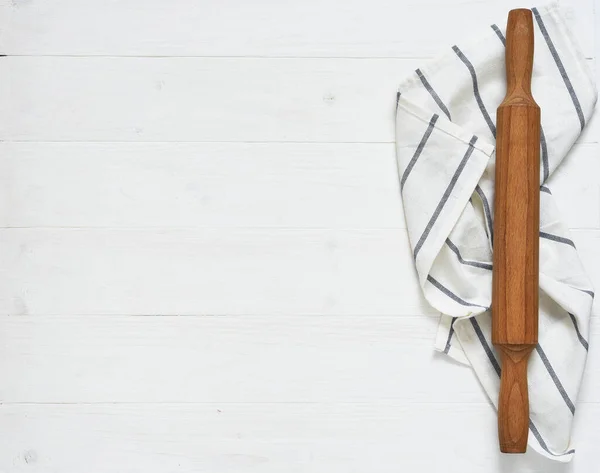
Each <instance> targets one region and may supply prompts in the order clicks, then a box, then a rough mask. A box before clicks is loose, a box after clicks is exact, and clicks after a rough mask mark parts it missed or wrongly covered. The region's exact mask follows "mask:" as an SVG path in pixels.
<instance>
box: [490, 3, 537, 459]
mask: <svg viewBox="0 0 600 473" xmlns="http://www.w3.org/2000/svg"><path fill="white" fill-rule="evenodd" d="M532 69H533V18H532V14H531V11H530V10H526V9H518V10H511V11H510V12H509V14H508V24H507V28H506V82H507V90H506V96H505V98H504V100H503V101H502V103H501V104H500V106H499V107H498V112H497V121H496V124H497V135H496V183H495V200H494V204H495V211H494V251H493V259H494V265H493V276H492V277H493V286H492V343H493V344H494V346H495V347H496V349H497V350H498V352H499V354H500V358H501V366H502V374H501V380H500V395H499V399H498V437H499V442H500V450H501V451H502V452H505V453H524V452H525V450H526V449H527V436H528V432H529V395H528V389H527V361H528V359H529V355H530V354H531V351H532V350H533V348H534V347H535V346H536V344H537V338H538V299H539V295H538V288H539V283H538V279H539V278H538V272H539V263H538V261H539V227H540V108H539V106H538V105H537V104H536V103H535V101H534V99H533V97H532V95H531V73H532Z"/></svg>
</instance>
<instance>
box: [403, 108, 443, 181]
mask: <svg viewBox="0 0 600 473" xmlns="http://www.w3.org/2000/svg"><path fill="white" fill-rule="evenodd" d="M438 118H439V115H437V114H434V115H433V117H431V120H430V121H429V125H428V126H427V129H426V130H425V134H424V135H423V137H422V138H421V142H420V143H419V145H418V146H417V149H416V151H415V154H414V155H413V157H412V158H411V159H410V162H409V163H408V166H406V169H405V170H404V174H402V179H401V180H400V191H402V190H403V189H404V183H405V182H406V179H407V178H408V176H409V174H410V172H411V171H412V168H413V167H415V164H416V163H417V159H419V156H421V153H422V152H423V148H425V145H426V144H427V140H428V139H429V137H430V136H431V132H432V131H433V127H434V126H435V122H437V119H438Z"/></svg>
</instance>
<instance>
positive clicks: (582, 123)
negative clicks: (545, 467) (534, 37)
mask: <svg viewBox="0 0 600 473" xmlns="http://www.w3.org/2000/svg"><path fill="white" fill-rule="evenodd" d="M531 11H532V12H533V16H535V21H536V22H537V24H538V26H539V28H540V31H541V32H542V36H543V37H544V40H545V41H546V44H547V45H548V49H549V50H550V54H552V58H553V59H554V62H555V63H556V67H558V71H559V72H560V75H561V77H562V79H563V81H564V83H565V86H566V87H567V90H568V92H569V95H570V96H571V100H572V101H573V105H574V106H575V111H576V112H577V118H579V124H580V126H581V130H582V131H583V127H584V126H585V117H584V116H583V111H582V110H581V104H580V103H579V99H578V98H577V94H576V93H575V89H573V84H572V83H571V79H569V75H568V74H567V71H566V70H565V66H564V65H563V63H562V61H561V59H560V56H559V55H558V51H557V50H556V47H555V46H554V43H553V42H552V38H550V35H549V34H548V30H547V29H546V25H544V21H543V20H542V17H541V15H540V12H539V11H538V9H537V8H532V9H531Z"/></svg>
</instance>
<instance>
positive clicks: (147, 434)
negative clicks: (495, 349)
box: [0, 402, 600, 473]
mask: <svg viewBox="0 0 600 473" xmlns="http://www.w3.org/2000/svg"><path fill="white" fill-rule="evenodd" d="M599 416H600V406H599V405H598V404H585V405H582V406H580V411H579V410H578V421H580V422H578V424H579V425H578V427H577V429H576V430H575V445H576V447H577V454H576V461H575V462H574V463H573V464H571V465H569V466H570V467H571V466H572V468H570V469H569V471H572V472H573V473H577V472H591V471H594V469H595V467H596V465H597V455H596V452H597V442H596V441H595V440H596V439H597V437H598V434H599V430H598V422H597V421H596V420H597V419H598V417H599ZM423 426H426V428H424V427H423ZM456 429H460V435H457V434H456V432H457V430H456ZM0 435H1V436H2V438H3V441H2V442H1V443H0V469H2V470H3V471H7V472H9V471H10V472H21V471H23V472H24V471H31V472H34V473H42V472H47V471H60V472H61V473H80V472H81V470H82V469H84V470H85V471H86V472H87V473H105V472H107V471H119V472H123V473H134V472H139V471H178V472H182V473H186V472H189V473H192V472H193V473H196V472H198V471H209V472H212V473H221V472H237V471H246V470H248V471H253V472H257V473H279V472H282V471H294V472H297V473H313V472H315V471H319V472H321V471H322V472H332V473H342V472H359V471H371V470H376V471H377V472H381V473H392V472H398V471H460V472H464V473H477V472H481V471H485V472H488V473H505V472H507V471H511V472H525V471H527V472H542V471H543V472H559V471H562V470H563V469H564V468H561V465H559V464H556V463H553V462H552V461H551V460H547V459H544V458H542V457H540V456H539V454H537V453H535V452H531V451H530V452H528V453H527V454H526V455H519V456H515V455H502V454H501V453H500V452H499V451H498V448H497V447H496V429H495V414H494V413H493V410H492V408H491V407H490V406H488V405H482V404H469V405H464V404H459V405H457V404H452V405H448V404H446V405H438V404H402V403H394V402H382V403H378V404H377V405H363V404H335V405H332V404H280V403H275V404H253V405H248V404H221V403H214V404H208V405H203V404H186V405H78V406H70V405H45V406H40V405H16V406H14V405H12V406H11V405H9V406H7V405H4V406H2V408H1V409H0ZM432 448H435V454H432Z"/></svg>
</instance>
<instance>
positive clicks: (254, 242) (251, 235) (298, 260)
mask: <svg viewBox="0 0 600 473" xmlns="http://www.w3.org/2000/svg"><path fill="white" fill-rule="evenodd" d="M573 234H574V239H575V241H576V243H577V244H578V248H579V250H580V252H581V257H582V259H583V261H584V263H585V264H586V265H588V266H589V268H588V272H589V274H590V275H591V277H592V281H593V282H595V284H596V287H599V286H600V284H598V283H599V282H600V273H599V271H598V268H596V267H594V262H595V261H596V259H595V258H596V256H597V248H598V239H599V237H600V232H598V231H597V230H594V231H592V230H580V231H574V232H573ZM413 267H414V266H413V259H412V253H411V251H410V247H409V243H408V237H407V235H406V232H405V230H403V229H374V230H328V229H252V228H231V229H212V228H200V229H183V228H182V229H141V228H140V229H127V228H123V229H77V228H72V229H3V230H0V268H1V270H2V272H1V273H0V276H1V279H2V284H0V314H8V315H18V314H32V315H34V314H35V315H72V314H73V315H74V314H97V315H110V314H138V315H151V314H155V315H185V314H190V315H280V314H287V315H307V314H313V315H417V314H432V313H435V311H433V309H432V308H431V307H430V306H429V305H428V304H427V303H426V302H425V301H424V299H423V296H422V293H421V289H420V287H419V286H418V282H417V278H416V275H415V273H414V270H413ZM595 313H598V311H597V310H596V312H595Z"/></svg>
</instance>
